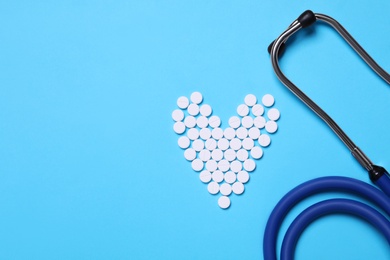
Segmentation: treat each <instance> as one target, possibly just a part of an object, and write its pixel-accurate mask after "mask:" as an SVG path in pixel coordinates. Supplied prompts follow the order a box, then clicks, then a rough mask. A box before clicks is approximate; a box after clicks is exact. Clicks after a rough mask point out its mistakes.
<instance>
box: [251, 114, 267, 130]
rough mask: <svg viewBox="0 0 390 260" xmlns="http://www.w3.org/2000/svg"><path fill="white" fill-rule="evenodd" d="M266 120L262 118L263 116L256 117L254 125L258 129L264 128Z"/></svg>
mask: <svg viewBox="0 0 390 260" xmlns="http://www.w3.org/2000/svg"><path fill="white" fill-rule="evenodd" d="M265 122H266V120H265V118H264V117H262V116H258V117H256V118H255V119H254V120H253V124H254V125H255V126H256V127H257V128H264V126H265Z"/></svg>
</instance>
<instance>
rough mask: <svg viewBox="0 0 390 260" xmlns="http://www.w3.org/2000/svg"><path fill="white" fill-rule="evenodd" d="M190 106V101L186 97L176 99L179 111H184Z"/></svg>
mask: <svg viewBox="0 0 390 260" xmlns="http://www.w3.org/2000/svg"><path fill="white" fill-rule="evenodd" d="M189 104H190V101H189V100H188V98H187V97H184V96H183V97H179V98H178V99H177V106H178V107H180V108H181V109H186V108H187V107H188V105H189Z"/></svg>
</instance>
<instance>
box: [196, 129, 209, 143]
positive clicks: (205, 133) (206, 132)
mask: <svg viewBox="0 0 390 260" xmlns="http://www.w3.org/2000/svg"><path fill="white" fill-rule="evenodd" d="M199 136H200V138H202V139H203V140H205V141H206V140H208V139H210V137H211V130H210V129H208V128H202V129H200V131H199Z"/></svg>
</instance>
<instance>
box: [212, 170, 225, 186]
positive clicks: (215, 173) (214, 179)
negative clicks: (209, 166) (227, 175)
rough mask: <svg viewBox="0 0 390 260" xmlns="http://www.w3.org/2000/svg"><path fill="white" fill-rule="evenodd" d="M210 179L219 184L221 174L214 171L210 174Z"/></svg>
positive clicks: (221, 178) (221, 179)
mask: <svg viewBox="0 0 390 260" xmlns="http://www.w3.org/2000/svg"><path fill="white" fill-rule="evenodd" d="M211 178H212V179H213V181H215V182H218V183H219V182H221V181H223V172H221V171H215V172H213V173H212V174H211Z"/></svg>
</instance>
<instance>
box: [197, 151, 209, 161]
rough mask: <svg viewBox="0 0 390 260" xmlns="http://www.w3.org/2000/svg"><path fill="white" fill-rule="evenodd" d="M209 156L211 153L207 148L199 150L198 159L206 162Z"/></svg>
mask: <svg viewBox="0 0 390 260" xmlns="http://www.w3.org/2000/svg"><path fill="white" fill-rule="evenodd" d="M210 158H211V153H210V151H209V150H202V151H200V152H199V159H201V160H202V161H204V162H207V161H208V160H210Z"/></svg>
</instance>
